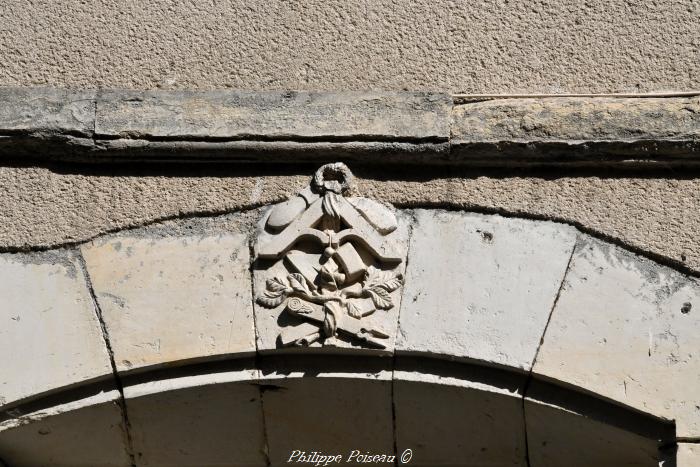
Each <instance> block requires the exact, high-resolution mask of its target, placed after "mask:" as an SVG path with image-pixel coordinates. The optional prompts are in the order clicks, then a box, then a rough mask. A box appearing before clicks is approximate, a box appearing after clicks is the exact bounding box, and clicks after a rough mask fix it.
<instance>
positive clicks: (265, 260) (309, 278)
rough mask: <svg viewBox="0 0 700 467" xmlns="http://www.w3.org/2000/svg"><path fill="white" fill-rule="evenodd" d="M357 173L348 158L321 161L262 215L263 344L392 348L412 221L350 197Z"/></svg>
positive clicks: (259, 302) (258, 252) (259, 299)
mask: <svg viewBox="0 0 700 467" xmlns="http://www.w3.org/2000/svg"><path fill="white" fill-rule="evenodd" d="M352 181H353V176H352V173H351V172H350V170H349V169H348V168H347V166H345V164H341V163H335V164H327V165H324V166H323V167H321V168H320V169H319V170H318V171H317V172H316V174H315V175H314V177H313V180H312V182H311V184H310V185H309V186H308V187H307V188H305V189H304V190H302V191H301V192H300V193H299V194H298V195H297V196H295V197H293V198H291V199H289V200H287V201H285V202H283V203H280V204H278V205H276V206H273V207H272V209H270V210H269V211H268V213H267V214H266V216H265V217H264V218H263V220H262V222H261V225H260V231H259V234H258V237H257V242H256V245H255V256H256V260H257V261H256V272H255V274H256V280H255V284H256V317H257V326H258V328H259V329H258V339H259V346H261V347H262V348H263V350H264V349H269V348H275V347H291V346H297V347H309V346H312V347H324V346H336V347H365V348H371V349H379V350H385V349H389V348H393V342H394V338H395V332H396V322H397V319H398V310H397V309H396V308H397V305H398V300H399V299H400V289H401V287H402V285H403V267H404V257H405V249H406V248H405V246H406V231H407V229H406V226H405V224H404V223H402V222H401V221H400V220H399V219H397V217H396V215H395V214H394V213H393V212H392V211H391V210H390V209H389V208H388V207H386V206H383V205H382V204H380V203H378V202H376V201H373V200H370V199H367V198H358V197H346V195H348V194H349V192H350V191H351V186H352ZM261 308H262V309H263V310H261ZM270 327H272V328H274V332H275V333H276V334H277V336H276V339H275V342H274V345H273V342H271V340H272V339H271V337H272V336H271V335H269V334H270V329H269V328H270Z"/></svg>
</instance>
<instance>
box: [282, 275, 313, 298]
mask: <svg viewBox="0 0 700 467" xmlns="http://www.w3.org/2000/svg"><path fill="white" fill-rule="evenodd" d="M287 280H288V281H289V285H290V286H291V287H292V290H294V291H295V292H298V293H303V294H307V295H311V291H310V290H309V287H308V286H307V285H306V279H304V276H303V275H301V274H299V273H298V272H295V273H294V274H290V275H288V276H287Z"/></svg>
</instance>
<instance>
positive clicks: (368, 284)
mask: <svg viewBox="0 0 700 467" xmlns="http://www.w3.org/2000/svg"><path fill="white" fill-rule="evenodd" d="M402 285H403V276H402V275H401V274H393V273H392V272H391V271H381V270H379V269H377V268H375V267H374V266H370V267H369V268H367V276H366V279H365V288H367V289H376V288H377V287H381V288H382V289H384V290H386V291H387V292H393V291H394V290H396V289H398V288H399V287H401V286H402Z"/></svg>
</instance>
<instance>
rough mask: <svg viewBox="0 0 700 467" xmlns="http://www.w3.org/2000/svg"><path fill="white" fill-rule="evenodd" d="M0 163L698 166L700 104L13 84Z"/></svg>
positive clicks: (695, 100)
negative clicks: (88, 88)
mask: <svg viewBox="0 0 700 467" xmlns="http://www.w3.org/2000/svg"><path fill="white" fill-rule="evenodd" d="M0 104H2V105H0V157H2V158H4V159H5V160H13V161H17V160H23V161H36V160H39V161H47V160H48V161H53V160H57V161H66V160H68V161H80V162H93V163H94V162H115V161H118V162H147V161H158V162H192V161H216V162H256V163H280V162H286V161H290V160H293V161H294V162H295V163H297V162H313V163H323V162H329V161H337V160H344V161H353V162H361V163H365V164H399V163H400V164H422V165H467V166H477V167H502V166H505V167H508V166H529V165H535V166H567V167H576V166H610V165H620V166H624V167H629V166H631V165H641V166H645V167H646V166H648V165H650V164H651V165H654V164H663V165H674V166H689V165H697V163H698V154H700V97H663V98H661V97H654V98H644V97H637V98H634V97H541V98H488V99H485V100H474V101H471V102H464V101H456V102H455V101H453V99H452V97H451V96H450V95H449V94H446V93H431V92H380V91H372V92H295V91H279V92H270V91H266V92H255V91H230V90H217V91H118V90H106V91H99V92H95V91H67V90H61V89H48V88H0Z"/></svg>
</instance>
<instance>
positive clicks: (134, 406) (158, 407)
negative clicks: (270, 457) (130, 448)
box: [124, 370, 267, 467]
mask: <svg viewBox="0 0 700 467" xmlns="http://www.w3.org/2000/svg"><path fill="white" fill-rule="evenodd" d="M255 375H257V372H256V371H254V370H251V371H231V372H224V373H213V374H208V375H199V376H189V377H180V378H174V379H167V380H161V381H153V382H148V383H143V384H139V385H135V386H127V387H125V388H124V394H125V397H126V404H127V408H128V411H129V422H130V426H131V430H130V432H131V437H132V442H133V445H134V452H135V458H136V463H137V465H139V466H143V467H153V466H160V467H184V466H188V467H209V466H212V467H213V466H218V467H223V466H228V467H253V466H255V467H258V466H259V467H264V466H266V465H267V461H266V455H265V440H264V428H263V426H264V424H263V416H262V406H261V401H260V391H259V389H258V387H257V386H256V385H254V384H250V380H252V379H254V378H255Z"/></svg>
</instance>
